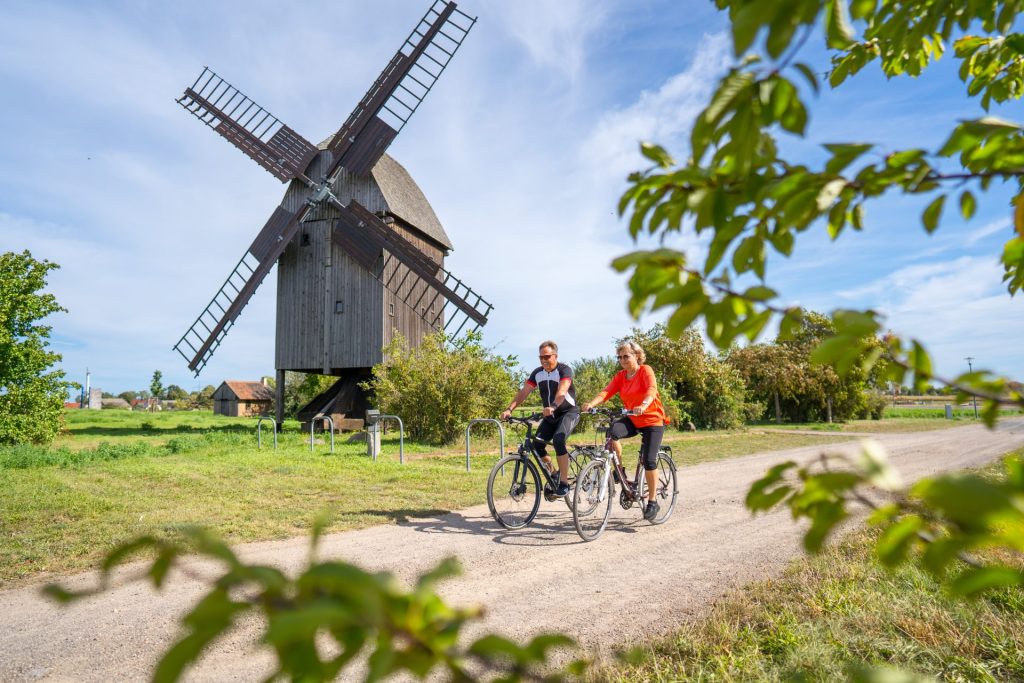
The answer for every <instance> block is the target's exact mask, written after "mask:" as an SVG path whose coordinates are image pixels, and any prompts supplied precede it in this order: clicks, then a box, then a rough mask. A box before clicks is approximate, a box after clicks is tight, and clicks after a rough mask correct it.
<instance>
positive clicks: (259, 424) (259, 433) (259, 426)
mask: <svg viewBox="0 0 1024 683" xmlns="http://www.w3.org/2000/svg"><path fill="white" fill-rule="evenodd" d="M267 420H269V421H270V424H272V425H274V450H275V451H276V450H277V421H276V420H275V419H274V418H272V417H261V418H260V419H259V420H257V421H256V448H263V423H264V422H265V421H267Z"/></svg>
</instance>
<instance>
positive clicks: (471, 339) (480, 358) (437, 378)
mask: <svg viewBox="0 0 1024 683" xmlns="http://www.w3.org/2000/svg"><path fill="white" fill-rule="evenodd" d="M384 357H385V359H386V360H385V361H384V362H383V363H381V364H379V365H375V366H374V367H373V377H372V378H371V379H370V381H369V382H367V383H366V384H365V385H364V386H365V388H366V389H369V390H370V391H372V392H373V393H374V395H375V396H376V401H377V406H378V407H379V408H380V409H381V411H382V412H385V413H390V414H392V415H398V416H399V417H401V418H402V421H403V423H404V425H405V429H406V431H407V432H408V433H409V436H410V437H412V438H413V439H417V440H419V441H425V442H427V443H431V444H437V445H440V444H446V443H451V442H453V441H454V440H455V439H456V438H458V437H459V436H460V435H461V434H463V430H464V429H465V427H466V423H467V422H468V421H469V420H471V419H473V418H481V417H495V416H496V415H498V414H499V413H500V412H501V410H502V408H504V407H505V404H506V403H507V402H508V401H509V399H510V398H511V396H512V394H514V393H515V390H516V378H515V375H514V368H515V367H516V360H515V357H514V356H506V357H502V356H498V355H495V354H494V353H492V351H491V350H490V349H487V348H484V346H483V345H482V344H481V336H480V334H479V333H472V334H469V335H467V336H466V337H465V338H463V339H460V340H458V341H452V340H449V339H447V338H446V337H445V336H444V334H443V333H438V334H433V335H428V336H426V337H424V339H423V343H422V344H420V346H419V347H417V348H415V349H410V348H409V345H408V342H406V340H405V339H404V338H403V337H401V336H400V335H396V337H395V339H394V340H392V342H391V343H390V344H389V345H388V346H387V347H386V348H385V349H384Z"/></svg>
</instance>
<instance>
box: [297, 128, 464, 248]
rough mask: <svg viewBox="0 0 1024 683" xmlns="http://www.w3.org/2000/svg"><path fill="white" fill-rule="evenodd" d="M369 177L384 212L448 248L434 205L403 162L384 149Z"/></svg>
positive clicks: (323, 145) (322, 146)
mask: <svg viewBox="0 0 1024 683" xmlns="http://www.w3.org/2000/svg"><path fill="white" fill-rule="evenodd" d="M332 140H334V136H333V135H332V136H330V137H328V138H327V139H326V140H324V141H323V142H321V143H320V144H319V145H317V147H318V148H319V149H327V148H328V147H329V146H330V144H331V141H332ZM370 175H371V176H373V180H374V182H375V183H377V187H379V188H380V192H381V194H382V195H384V201H385V202H387V205H388V213H391V214H394V215H395V216H397V217H398V218H401V219H402V220H403V221H404V222H405V223H408V224H409V225H411V226H412V227H414V228H416V229H417V230H419V231H420V232H422V233H423V234H424V235H426V236H427V237H429V238H430V239H432V240H434V241H435V242H437V243H438V244H440V245H441V246H443V247H444V248H445V249H447V250H449V251H451V250H452V248H453V247H452V241H451V239H449V238H448V233H446V232H445V231H444V227H442V225H441V221H440V220H438V218H437V214H436V213H434V208H433V207H432V206H430V202H428V201H427V198H426V197H425V196H424V195H423V190H421V189H420V186H419V185H417V184H416V181H415V180H413V179H412V176H411V175H409V172H408V171H407V170H405V166H402V165H401V164H400V163H398V162H397V161H395V158H394V157H393V156H391V155H390V154H388V153H387V152H385V153H384V154H383V155H382V156H381V158H380V160H379V161H378V162H377V164H376V165H375V166H374V167H373V169H372V170H371V171H370Z"/></svg>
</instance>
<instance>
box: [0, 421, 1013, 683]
mask: <svg viewBox="0 0 1024 683" xmlns="http://www.w3.org/2000/svg"><path fill="white" fill-rule="evenodd" d="M876 438H877V440H878V441H880V442H881V443H883V444H884V445H885V446H886V447H887V448H888V450H889V453H890V457H891V458H892V460H893V461H894V462H895V464H896V465H897V467H898V468H899V469H900V471H901V472H902V474H903V475H904V477H905V478H906V479H908V480H910V479H916V478H918V477H921V476H926V475H930V474H935V473H937V472H941V471H945V470H951V469H959V468H965V467H975V466H979V465H983V464H985V463H988V462H990V461H992V460H993V459H995V458H997V457H998V456H1000V455H1002V454H1004V453H1006V452H1007V451H1010V450H1013V449H1015V448H1020V447H1022V446H1024V420H1022V419H1011V420H1004V421H1003V422H1001V423H1000V425H999V427H998V429H997V430H996V431H988V430H986V429H984V428H983V427H981V426H976V425H972V426H967V427H960V428H955V429H944V430H940V431H934V432H916V433H909V434H883V435H878V436H877V437H876ZM823 448H828V449H829V450H830V451H839V450H845V451H853V450H855V448H856V446H855V444H854V443H851V444H845V445H834V446H829V447H823V446H812V447H806V448H799V449H793V450H789V451H783V452H775V453H764V454H756V455H751V456H746V457H742V458H736V459H732V460H724V461H718V462H712V463H706V464H703V465H697V466H695V467H688V468H685V469H683V470H681V471H680V475H681V476H680V497H679V504H678V505H677V507H676V511H675V514H674V516H673V518H672V519H671V520H670V521H669V522H668V523H667V524H665V525H664V526H659V527H652V526H650V525H647V524H645V523H643V522H642V521H640V519H639V513H638V512H637V511H636V510H631V511H629V512H626V511H623V510H622V509H621V508H619V507H618V506H615V513H613V515H614V516H613V519H612V521H611V522H609V527H608V529H607V530H606V531H605V533H604V535H603V536H601V538H600V539H598V540H597V541H596V542H594V543H587V544H585V543H582V542H581V541H580V539H579V537H578V536H577V535H576V532H575V530H574V528H573V525H572V517H571V515H570V513H569V512H568V511H567V509H566V507H565V505H564V504H562V503H560V502H559V503H544V504H543V505H542V507H541V512H540V514H539V516H538V518H537V520H536V521H535V522H534V524H533V525H532V526H531V527H529V528H528V529H525V530H522V531H518V532H505V531H502V530H500V529H499V528H498V527H497V526H496V525H495V524H494V522H493V521H492V520H491V518H490V515H489V514H488V512H487V506H486V505H480V506H476V507H472V508H469V509H466V510H461V511H458V512H453V513H450V514H447V515H443V516H439V517H435V518H416V519H410V520H409V521H407V522H404V523H400V524H393V525H387V526H377V527H373V528H369V529H362V530H359V531H352V532H345V533H339V534H335V535H332V536H327V537H325V538H324V539H323V541H322V546H321V552H320V555H321V557H337V558H343V559H345V560H349V561H352V562H355V563H357V564H359V565H361V566H364V567H366V568H369V569H388V570H391V571H393V572H395V573H396V574H397V575H398V576H399V577H401V578H402V579H403V580H406V581H411V580H413V579H414V578H415V577H416V576H417V575H418V574H419V573H421V572H423V571H424V570H426V569H428V568H431V567H433V566H434V565H435V564H436V563H437V562H438V561H439V560H441V559H442V558H444V557H447V556H450V555H455V556H457V557H458V558H459V559H460V560H461V562H462V564H463V567H464V570H465V573H464V575H463V576H462V577H460V578H458V579H455V580H452V581H449V582H447V583H445V584H443V586H442V593H443V594H444V595H445V597H446V598H448V599H449V600H450V601H452V602H454V603H456V604H466V603H482V604H483V605H484V606H485V607H486V608H487V614H486V617H485V619H484V620H483V623H482V624H481V625H480V626H478V627H476V630H484V629H486V630H490V631H497V632H501V633H506V634H509V635H513V636H517V637H527V636H530V635H533V634H536V633H538V632H542V631H551V630H560V631H564V632H567V633H568V634H569V635H572V636H573V637H575V638H577V639H578V640H580V641H581V642H582V643H584V645H586V646H587V647H589V648H591V649H593V650H600V649H601V648H610V647H611V646H614V645H617V644H621V643H623V642H625V641H629V640H634V639H641V638H646V637H649V636H651V635H656V634H662V633H666V632H668V631H671V630H672V629H674V628H675V627H677V626H679V625H680V624H681V623H683V622H685V621H687V620H690V619H693V618H694V617H696V616H699V615H700V614H701V613H702V612H703V611H704V610H706V608H707V607H708V606H709V605H710V604H711V603H712V602H713V601H714V600H715V599H716V598H718V597H719V596H721V595H722V594H723V593H725V592H726V591H727V590H728V589H729V588H731V587H734V586H737V585H742V584H743V583H745V582H749V581H751V580H756V579H760V578H763V577H765V576H768V575H772V574H774V573H777V572H778V571H780V570H781V569H782V568H783V567H784V566H785V564H786V563H787V562H788V561H789V560H790V559H792V558H793V557H794V556H796V555H797V554H798V553H799V536H800V529H799V528H798V527H797V526H796V525H794V524H793V523H792V521H791V520H790V518H789V516H788V514H786V513H783V512H779V513H775V514H771V515H761V516H758V517H751V516H750V514H749V513H748V512H747V511H746V509H745V508H744V507H743V497H744V495H745V494H746V490H747V488H748V487H749V485H750V483H751V482H752V481H753V480H754V479H756V478H757V477H759V476H760V475H761V474H763V472H764V471H765V470H766V469H767V467H768V466H770V465H772V464H775V463H777V462H780V461H782V460H785V459H798V460H799V459H807V458H811V457H813V456H814V455H816V454H818V453H819V452H821V451H822V449H823ZM238 550H239V552H240V553H241V554H242V555H243V556H244V557H246V558H248V559H250V560H254V561H259V562H264V563H269V564H275V565H278V566H280V567H282V568H285V569H294V568H296V567H298V566H300V565H301V564H303V563H304V561H305V559H306V557H307V551H308V542H307V540H306V539H303V538H299V539H293V540H288V541H280V542H265V543H252V544H248V545H245V546H240V547H239V548H238ZM567 577H576V578H575V579H574V580H572V581H569V580H567ZM580 577H584V580H580ZM638 577H642V578H639V580H638ZM650 577H656V579H655V583H654V585H656V586H657V590H655V591H653V593H652V592H651V591H650V590H649V587H650V586H651V578H650ZM91 581H92V577H90V576H88V575H80V576H76V577H71V578H69V579H68V580H67V581H66V583H67V584H69V585H72V586H85V585H89V584H90V582H91ZM170 584H171V585H170V586H169V587H168V588H167V589H166V590H164V591H163V592H160V593H156V592H154V591H153V590H152V589H150V588H149V587H148V586H145V585H142V584H127V585H123V586H120V587H118V588H116V589H114V590H112V591H111V592H109V593H106V594H104V595H100V596H96V597H94V598H91V599H89V600H88V601H86V602H83V603H80V604H77V605H75V606H73V607H70V608H60V607H57V606H55V605H53V604H52V603H50V602H48V601H45V600H43V599H42V598H41V597H40V596H39V593H38V589H37V588H33V587H28V588H22V589H18V590H12V591H8V592H4V593H0V681H50V682H56V681H61V682H64V681H113V680H116V681H136V680H146V678H147V676H148V672H149V671H150V670H151V669H152V666H153V663H154V662H155V661H156V659H157V657H158V655H159V654H160V652H162V649H163V648H165V647H166V646H167V644H168V643H170V642H171V641H172V639H173V638H174V636H175V634H176V633H177V630H178V626H177V622H178V619H179V617H180V615H181V614H182V613H183V611H184V610H185V609H186V608H187V607H188V606H189V605H190V604H192V603H193V602H194V600H195V599H196V597H197V596H198V595H199V592H200V588H201V587H200V586H199V585H198V584H197V583H195V582H194V581H191V580H188V579H185V578H184V577H182V576H180V575H179V576H176V577H173V580H172V581H171V582H170ZM569 586H575V588H574V589H573V590H569V589H568V587H569ZM581 591H582V593H581ZM645 595H655V596H657V602H655V603H653V604H651V603H649V602H646V601H645V597H644V596H645ZM255 632H256V625H255V623H251V624H249V625H247V626H246V627H244V628H243V629H242V630H241V631H240V632H238V633H236V634H235V635H233V636H232V637H231V638H229V639H227V640H225V641H222V642H221V643H219V644H218V646H217V648H216V650H215V651H213V652H211V653H210V654H208V655H207V656H206V657H205V658H204V659H203V660H202V661H201V662H200V663H199V665H198V666H197V667H196V668H195V669H194V670H193V671H192V672H191V673H190V675H189V680H193V681H236V680H238V681H241V680H258V679H260V678H261V677H262V676H261V674H264V675H265V672H266V671H267V668H266V667H267V665H268V662H269V661H270V659H269V655H268V654H267V653H266V652H263V651H260V650H258V649H255V648H254V647H253V646H251V645H249V644H248V643H249V642H251V641H252V636H253V634H254V633H255Z"/></svg>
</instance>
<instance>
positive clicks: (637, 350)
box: [615, 341, 647, 365]
mask: <svg viewBox="0 0 1024 683" xmlns="http://www.w3.org/2000/svg"><path fill="white" fill-rule="evenodd" d="M622 349H628V350H629V352H630V353H632V354H633V355H634V356H636V362H637V364H639V365H643V364H644V361H646V360H647V354H646V353H644V348H643V347H642V346H640V345H639V344H637V343H636V342H635V341H624V342H622V343H621V344H619V345H618V346H617V347H616V349H615V353H618V352H619V351H621V350H622Z"/></svg>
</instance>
